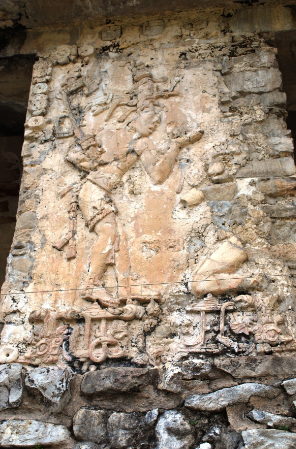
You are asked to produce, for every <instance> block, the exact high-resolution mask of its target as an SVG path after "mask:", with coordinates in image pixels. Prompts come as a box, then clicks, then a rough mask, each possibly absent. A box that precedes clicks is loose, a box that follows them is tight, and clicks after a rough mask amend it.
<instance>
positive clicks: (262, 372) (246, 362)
mask: <svg viewBox="0 0 296 449" xmlns="http://www.w3.org/2000/svg"><path fill="white" fill-rule="evenodd" d="M214 365H215V366H216V367H217V368H218V369H220V370H222V371H225V372H226V373H228V374H230V375H231V376H233V377H235V378H244V377H263V376H275V377H279V378H280V379H284V378H287V377H288V376H289V375H293V374H296V359H295V357H293V356H290V357H281V356H278V355H273V356H269V357H265V356H256V357H255V356H249V357H239V358H236V359H235V360H231V359H229V358H227V359H218V358H216V359H215V361H214Z"/></svg>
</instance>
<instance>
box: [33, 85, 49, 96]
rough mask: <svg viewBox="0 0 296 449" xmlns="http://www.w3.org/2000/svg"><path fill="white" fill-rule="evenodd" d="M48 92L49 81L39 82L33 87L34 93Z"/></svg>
mask: <svg viewBox="0 0 296 449" xmlns="http://www.w3.org/2000/svg"><path fill="white" fill-rule="evenodd" d="M47 92H48V84H47V83H37V84H34V85H33V87H32V93H33V94H34V95H38V94H47Z"/></svg>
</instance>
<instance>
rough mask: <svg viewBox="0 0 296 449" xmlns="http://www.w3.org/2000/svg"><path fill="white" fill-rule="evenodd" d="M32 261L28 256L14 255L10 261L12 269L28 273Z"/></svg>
mask: <svg viewBox="0 0 296 449" xmlns="http://www.w3.org/2000/svg"><path fill="white" fill-rule="evenodd" d="M32 263H33V262H32V260H31V259H30V258H29V257H14V258H13V259H12V261H11V266H12V268H13V269H14V270H16V271H19V272H21V273H29V271H30V269H31V268H32Z"/></svg>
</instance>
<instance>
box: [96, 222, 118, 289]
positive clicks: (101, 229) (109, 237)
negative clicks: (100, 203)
mask: <svg viewBox="0 0 296 449" xmlns="http://www.w3.org/2000/svg"><path fill="white" fill-rule="evenodd" d="M116 230H117V229H116V218H115V215H114V214H113V213H112V214H109V215H107V216H106V217H105V218H103V219H102V220H101V221H100V222H99V223H97V224H96V225H95V227H94V231H95V233H96V234H97V236H98V239H97V241H96V243H95V244H94V247H93V250H92V254H91V262H90V274H91V275H92V276H93V277H94V278H95V280H96V281H98V282H100V280H101V279H102V277H103V274H104V272H105V270H106V262H107V260H108V258H109V255H110V252H111V251H112V250H113V247H114V242H115V238H116Z"/></svg>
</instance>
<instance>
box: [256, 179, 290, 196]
mask: <svg viewBox="0 0 296 449" xmlns="http://www.w3.org/2000/svg"><path fill="white" fill-rule="evenodd" d="M257 186H258V189H259V190H260V192H262V193H264V194H266V195H268V196H271V197H274V198H276V197H279V196H286V195H289V194H291V193H293V191H294V190H295V189H296V182H295V181H288V180H283V179H272V180H269V181H259V182H258V184H257Z"/></svg>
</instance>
